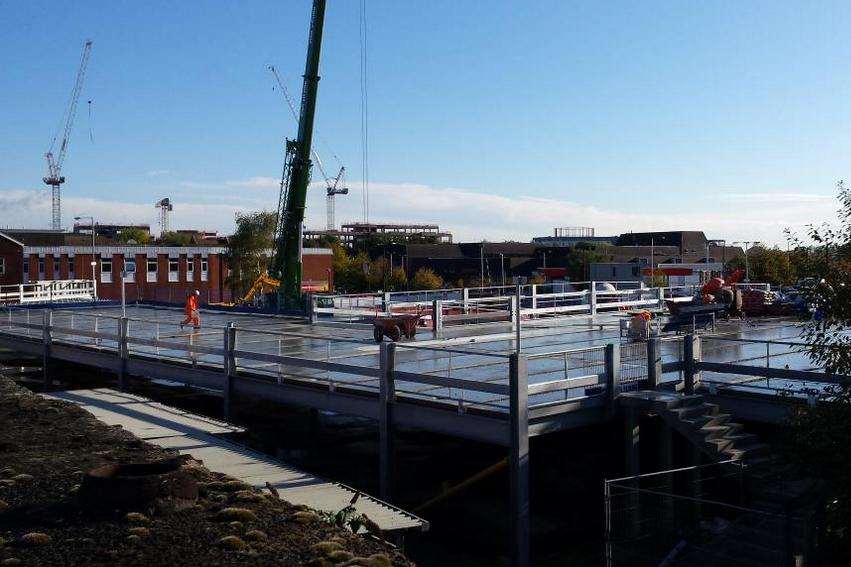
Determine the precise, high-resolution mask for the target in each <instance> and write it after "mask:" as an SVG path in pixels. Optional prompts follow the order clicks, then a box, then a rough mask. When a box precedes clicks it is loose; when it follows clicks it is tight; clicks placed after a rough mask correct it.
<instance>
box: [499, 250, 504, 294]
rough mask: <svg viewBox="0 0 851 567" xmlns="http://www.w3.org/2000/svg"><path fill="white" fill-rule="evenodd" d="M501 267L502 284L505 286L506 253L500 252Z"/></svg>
mask: <svg viewBox="0 0 851 567" xmlns="http://www.w3.org/2000/svg"><path fill="white" fill-rule="evenodd" d="M499 269H500V271H501V272H502V285H503V286H505V254H503V253H502V252H500V253H499Z"/></svg>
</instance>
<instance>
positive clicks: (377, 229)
mask: <svg viewBox="0 0 851 567" xmlns="http://www.w3.org/2000/svg"><path fill="white" fill-rule="evenodd" d="M323 237H334V238H337V239H339V240H340V242H343V243H344V244H357V243H359V242H362V241H368V240H370V239H375V238H376V237H380V238H381V239H383V240H385V241H396V242H426V243H435V244H438V243H444V244H448V243H451V242H452V234H451V233H449V232H446V231H442V230H440V227H439V226H438V225H436V224H375V223H361V222H354V223H348V224H344V225H342V226H341V227H340V230H305V231H304V238H305V239H306V240H308V241H311V240H319V239H321V238H323Z"/></svg>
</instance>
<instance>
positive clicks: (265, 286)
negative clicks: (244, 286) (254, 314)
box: [239, 274, 281, 304]
mask: <svg viewBox="0 0 851 567" xmlns="http://www.w3.org/2000/svg"><path fill="white" fill-rule="evenodd" d="M279 287H281V282H280V281H279V280H276V279H275V278H273V277H270V276H269V274H260V277H258V278H257V279H256V280H254V283H253V284H251V287H250V288H248V291H247V292H245V295H243V296H242V299H240V300H239V303H240V304H246V303H253V302H254V298H255V297H257V296H262V297H267V296H268V295H269V294H272V293H275V292H277V291H278V288H279Z"/></svg>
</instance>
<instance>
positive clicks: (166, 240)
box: [159, 231, 193, 246]
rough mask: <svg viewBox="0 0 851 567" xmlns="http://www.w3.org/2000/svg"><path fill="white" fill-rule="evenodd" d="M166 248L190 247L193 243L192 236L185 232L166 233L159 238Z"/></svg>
mask: <svg viewBox="0 0 851 567" xmlns="http://www.w3.org/2000/svg"><path fill="white" fill-rule="evenodd" d="M159 241H160V244H162V245H164V246H189V245H190V244H192V243H193V238H192V235H190V234H187V233H185V232H173V231H172V232H164V233H162V234H161V235H160V238H159Z"/></svg>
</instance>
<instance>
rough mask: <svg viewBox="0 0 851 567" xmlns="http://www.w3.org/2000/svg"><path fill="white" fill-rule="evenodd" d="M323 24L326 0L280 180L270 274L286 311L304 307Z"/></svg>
mask: <svg viewBox="0 0 851 567" xmlns="http://www.w3.org/2000/svg"><path fill="white" fill-rule="evenodd" d="M324 21H325V0H313V10H312V13H311V17H310V37H309V40H308V44H307V61H306V63H305V69H304V86H303V87H302V93H301V109H300V112H299V121H298V135H297V137H296V139H295V140H287V145H286V158H285V160H284V172H283V174H282V176H281V191H280V194H279V197H278V219H277V225H276V227H275V250H274V256H273V258H272V269H271V270H270V274H271V275H272V277H274V278H276V279H278V280H280V282H281V285H280V287H279V288H278V305H279V306H281V307H284V308H296V307H301V275H302V263H301V240H302V226H303V223H304V208H305V203H306V200H307V186H308V185H309V183H310V169H311V161H310V154H311V144H312V142H313V121H314V117H315V112H316V94H317V92H318V89H319V56H320V51H321V48H322V28H323V25H324Z"/></svg>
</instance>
